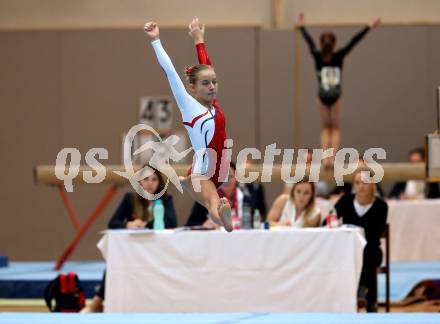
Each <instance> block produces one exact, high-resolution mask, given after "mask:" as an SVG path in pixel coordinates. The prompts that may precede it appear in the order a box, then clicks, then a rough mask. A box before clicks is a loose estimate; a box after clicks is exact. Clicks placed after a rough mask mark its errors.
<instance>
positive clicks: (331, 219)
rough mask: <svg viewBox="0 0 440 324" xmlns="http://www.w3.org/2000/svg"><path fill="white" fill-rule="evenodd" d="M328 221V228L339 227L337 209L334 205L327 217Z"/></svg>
mask: <svg viewBox="0 0 440 324" xmlns="http://www.w3.org/2000/svg"><path fill="white" fill-rule="evenodd" d="M326 223H327V227H328V228H336V227H338V217H337V215H336V209H335V208H334V207H333V208H332V209H330V211H329V213H328V215H327V217H326Z"/></svg>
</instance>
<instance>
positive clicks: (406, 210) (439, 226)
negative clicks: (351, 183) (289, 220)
mask: <svg viewBox="0 0 440 324" xmlns="http://www.w3.org/2000/svg"><path fill="white" fill-rule="evenodd" d="M333 204H334V202H332V201H330V200H325V199H319V200H318V205H319V207H320V208H321V211H322V215H326V214H327V213H328V211H329V210H330V209H331V208H332V206H333ZM387 204H388V221H387V222H388V224H389V225H390V260H391V261H405V262H407V261H440V248H439V247H440V199H414V200H388V201H387ZM382 247H383V246H382Z"/></svg>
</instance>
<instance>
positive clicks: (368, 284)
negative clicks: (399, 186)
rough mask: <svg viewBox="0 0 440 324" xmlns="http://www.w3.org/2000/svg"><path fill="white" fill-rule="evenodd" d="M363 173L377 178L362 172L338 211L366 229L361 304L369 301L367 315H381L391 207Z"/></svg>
mask: <svg viewBox="0 0 440 324" xmlns="http://www.w3.org/2000/svg"><path fill="white" fill-rule="evenodd" d="M361 172H366V173H367V174H370V176H371V177H373V172H372V170H371V169H368V168H366V167H364V168H361V169H358V170H357V171H356V172H355V174H354V177H353V191H354V193H349V194H346V195H344V196H343V197H341V198H340V199H339V201H338V202H337V203H336V205H335V209H336V212H337V215H338V218H342V222H343V223H344V224H353V225H357V226H360V227H362V228H363V229H364V230H365V238H366V240H367V245H366V246H365V249H364V254H363V265H362V272H361V278H360V282H359V290H358V301H360V302H365V301H366V306H367V312H377V267H379V266H380V264H381V263H382V250H381V249H380V237H381V235H382V233H383V231H384V229H385V225H386V221H387V214H388V205H387V203H386V202H385V201H384V200H383V199H381V198H379V197H377V195H376V184H375V183H367V181H363V179H362V174H361Z"/></svg>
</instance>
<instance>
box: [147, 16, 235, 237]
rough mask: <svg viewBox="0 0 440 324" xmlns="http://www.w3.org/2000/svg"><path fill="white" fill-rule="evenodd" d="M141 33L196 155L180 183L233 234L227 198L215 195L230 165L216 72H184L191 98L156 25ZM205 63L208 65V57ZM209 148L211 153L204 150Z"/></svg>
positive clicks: (202, 67)
mask: <svg viewBox="0 0 440 324" xmlns="http://www.w3.org/2000/svg"><path fill="white" fill-rule="evenodd" d="M144 30H145V33H146V34H147V36H148V37H149V38H151V39H152V42H151V45H152V46H153V49H154V51H155V53H156V56H157V59H158V61H159V64H160V66H161V67H162V69H163V70H164V72H165V74H166V76H167V78H168V82H169V84H170V87H171V90H172V92H173V95H174V98H175V99H176V102H177V106H178V107H179V110H180V112H181V114H182V119H183V124H184V126H185V128H186V130H187V132H188V136H189V139H190V141H191V145H192V148H193V150H194V151H195V152H196V155H197V158H196V161H195V163H194V164H193V167H192V170H190V172H189V175H188V177H187V178H185V179H184V180H183V181H182V184H183V186H184V188H185V189H186V190H187V191H188V192H189V193H190V194H191V196H192V197H193V198H194V199H195V200H197V201H198V202H199V203H201V204H202V205H203V206H205V207H206V209H208V211H209V215H210V216H211V218H212V220H213V222H215V223H216V224H219V225H223V226H224V228H225V229H226V230H227V231H228V232H230V231H232V221H231V206H230V204H229V202H228V200H227V199H226V198H220V197H219V195H218V193H217V187H219V186H220V185H221V184H222V183H224V182H226V181H227V177H228V173H229V163H228V162H227V161H226V162H225V158H224V157H223V156H222V150H223V148H224V144H225V140H226V129H225V118H224V115H223V112H222V111H221V109H220V107H219V106H218V104H217V102H216V100H215V98H216V95H217V89H218V84H217V77H216V74H215V71H214V69H213V68H212V66H210V65H207V64H199V65H195V66H193V67H190V68H187V69H186V74H187V78H188V82H189V90H190V91H191V93H192V95H193V96H191V95H190V94H189V93H188V92H187V91H186V89H185V86H184V85H183V83H182V80H181V79H180V77H179V75H178V74H177V72H176V69H175V68H174V66H173V64H172V62H171V59H170V58H169V56H168V54H167V53H166V52H165V50H164V49H163V47H162V44H161V42H160V39H159V26H158V25H157V24H156V23H155V22H148V23H146V24H145V26H144ZM206 63H208V64H210V62H209V59H208V57H207V56H206ZM208 148H209V149H210V150H206V149H208ZM200 152H202V154H201V155H199V153H200ZM213 152H214V153H215V154H213ZM222 162H223V163H222ZM222 170H223V172H222ZM209 175H212V176H211V177H209ZM193 180H194V181H193ZM197 182H198V183H200V189H201V190H195V188H194V187H193V184H194V183H197Z"/></svg>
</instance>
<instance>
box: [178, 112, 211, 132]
mask: <svg viewBox="0 0 440 324" xmlns="http://www.w3.org/2000/svg"><path fill="white" fill-rule="evenodd" d="M207 113H208V111H206V112H205V113H204V114H201V115H198V116H196V117H194V118H193V120H191V122H190V123H188V122H183V125H186V126H189V127H191V128H193V127H194V124H195V123H196V121H198V120H199V119H200V118H202V117H203V116H205V115H206V114H207Z"/></svg>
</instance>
